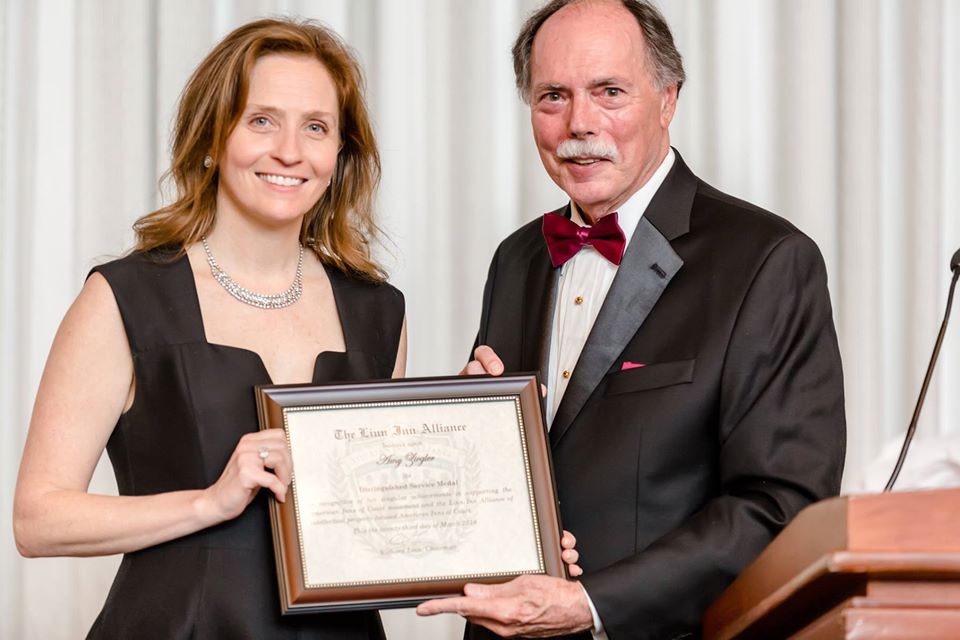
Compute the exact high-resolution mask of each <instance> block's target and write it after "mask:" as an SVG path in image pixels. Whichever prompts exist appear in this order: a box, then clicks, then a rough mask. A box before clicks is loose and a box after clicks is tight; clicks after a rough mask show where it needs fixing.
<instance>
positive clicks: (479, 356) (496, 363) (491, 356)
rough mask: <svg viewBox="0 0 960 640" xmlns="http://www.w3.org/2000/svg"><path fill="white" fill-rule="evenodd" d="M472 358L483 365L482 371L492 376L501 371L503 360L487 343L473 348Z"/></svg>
mask: <svg viewBox="0 0 960 640" xmlns="http://www.w3.org/2000/svg"><path fill="white" fill-rule="evenodd" d="M473 358H474V360H476V361H477V362H479V363H480V364H481V365H483V370H484V372H486V373H489V374H491V375H494V376H498V375H500V374H501V373H503V361H502V360H500V356H498V355H497V354H496V352H495V351H494V350H493V349H491V348H490V347H488V346H487V345H485V344H482V345H480V346H479V347H477V348H476V349H474V350H473Z"/></svg>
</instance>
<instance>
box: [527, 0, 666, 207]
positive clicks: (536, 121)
mask: <svg viewBox="0 0 960 640" xmlns="http://www.w3.org/2000/svg"><path fill="white" fill-rule="evenodd" d="M645 46H646V45H645V42H644V39H643V34H642V32H641V31H640V25H638V24H637V20H636V18H635V17H634V16H633V14H631V13H630V12H629V11H627V10H626V9H625V8H624V7H623V6H622V5H621V4H620V3H618V2H584V3H580V4H574V5H569V6H567V7H564V8H563V9H561V10H559V11H557V12H556V13H555V14H553V15H552V16H550V18H548V19H547V21H546V22H544V24H543V26H542V27H541V28H540V30H539V31H538V32H537V36H536V38H535V39H534V42H533V55H532V60H531V69H530V71H531V73H530V103H531V107H530V109H531V121H532V123H533V136H534V139H535V140H536V143H537V148H538V150H539V152H540V159H541V160H542V161H543V166H544V167H545V168H546V170H547V173H548V174H550V177H551V178H553V181H554V182H556V183H557V185H558V186H559V187H560V188H561V189H563V190H564V191H565V192H566V193H567V195H568V196H570V199H571V200H573V201H574V202H575V203H577V206H578V207H580V210H581V211H583V212H584V213H586V214H587V215H588V216H589V217H590V218H591V219H593V220H596V219H597V218H600V217H602V216H604V215H606V214H608V213H611V212H613V211H616V209H617V208H618V207H620V205H622V204H623V203H624V202H626V201H627V200H628V199H629V198H630V196H632V195H633V194H634V193H635V192H636V191H637V190H639V189H640V187H642V186H643V185H644V184H645V183H646V182H647V180H649V178H650V176H651V175H653V173H654V172H655V171H656V169H657V167H658V166H659V165H660V162H661V161H662V160H663V158H664V156H665V155H666V153H667V150H668V148H669V146H670V136H669V133H668V130H667V128H668V127H669V125H670V121H671V120H672V119H673V112H674V109H675V107H676V100H677V90H676V87H675V86H670V87H667V88H665V89H664V90H662V91H658V90H657V89H656V88H655V87H654V82H653V75H652V73H651V70H650V68H649V65H648V62H647V56H646V49H645Z"/></svg>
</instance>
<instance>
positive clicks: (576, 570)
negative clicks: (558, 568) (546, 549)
mask: <svg viewBox="0 0 960 640" xmlns="http://www.w3.org/2000/svg"><path fill="white" fill-rule="evenodd" d="M560 546H561V547H562V548H563V551H561V552H560V557H561V558H563V561H564V562H566V563H567V573H569V574H570V577H571V578H576V577H579V576H582V575H583V569H581V568H580V565H578V564H577V560H579V559H580V552H579V551H577V550H576V549H575V548H574V547H576V546H577V539H576V538H575V537H574V536H573V534H572V533H570V532H569V531H564V532H563V535H562V536H561V537H560Z"/></svg>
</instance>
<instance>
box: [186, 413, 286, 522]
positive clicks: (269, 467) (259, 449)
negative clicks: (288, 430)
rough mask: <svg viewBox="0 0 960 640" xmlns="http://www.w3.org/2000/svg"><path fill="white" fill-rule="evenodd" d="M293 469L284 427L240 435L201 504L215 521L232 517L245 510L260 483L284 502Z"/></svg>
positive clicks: (257, 490) (260, 485)
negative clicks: (238, 440) (228, 458)
mask: <svg viewBox="0 0 960 640" xmlns="http://www.w3.org/2000/svg"><path fill="white" fill-rule="evenodd" d="M292 470H293V461H292V460H291V458H290V450H289V449H288V448H287V440H286V437H285V436H284V433H283V429H266V430H264V431H258V432H256V433H248V434H246V435H245V436H243V437H242V438H240V442H238V443H237V446H236V448H235V449H234V450H233V454H232V455H231V456H230V461H229V462H227V466H226V467H225V468H224V470H223V473H221V474H220V477H219V478H218V479H217V481H216V482H215V483H213V484H212V485H210V486H209V487H207V489H206V490H204V492H203V494H202V496H201V503H202V507H201V508H202V509H203V510H204V511H205V512H206V514H207V515H208V517H210V518H211V520H214V521H216V522H223V521H225V520H232V519H233V518H236V517H237V516H239V515H240V514H241V513H243V510H244V509H246V508H247V505H248V504H250V502H251V501H252V500H253V498H254V497H255V496H256V495H257V492H259V491H260V489H261V487H262V488H264V489H269V490H270V491H272V492H273V495H274V496H276V498H277V500H279V501H280V502H284V501H285V500H286V497H287V487H288V486H290V477H291V472H292Z"/></svg>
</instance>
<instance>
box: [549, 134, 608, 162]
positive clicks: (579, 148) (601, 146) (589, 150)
mask: <svg viewBox="0 0 960 640" xmlns="http://www.w3.org/2000/svg"><path fill="white" fill-rule="evenodd" d="M557 156H558V157H559V158H561V159H563V160H569V159H570V158H578V157H580V158H583V157H589V158H603V159H604V160H613V161H616V160H618V159H619V158H620V152H618V151H617V148H616V147H615V146H614V145H612V144H607V143H605V142H601V141H599V140H575V139H569V140H564V141H563V142H561V143H560V144H559V145H558V146H557Z"/></svg>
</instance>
